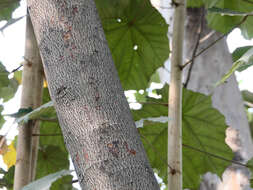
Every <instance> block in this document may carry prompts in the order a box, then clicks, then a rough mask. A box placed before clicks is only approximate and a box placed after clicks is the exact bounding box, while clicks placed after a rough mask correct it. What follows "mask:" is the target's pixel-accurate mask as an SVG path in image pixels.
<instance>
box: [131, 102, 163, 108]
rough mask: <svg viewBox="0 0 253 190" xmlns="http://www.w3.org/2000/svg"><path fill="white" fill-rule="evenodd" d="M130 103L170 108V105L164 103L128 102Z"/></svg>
mask: <svg viewBox="0 0 253 190" xmlns="http://www.w3.org/2000/svg"><path fill="white" fill-rule="evenodd" d="M128 103H137V104H153V105H161V106H166V107H168V103H162V102H128Z"/></svg>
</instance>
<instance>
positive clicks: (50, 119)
mask: <svg viewBox="0 0 253 190" xmlns="http://www.w3.org/2000/svg"><path fill="white" fill-rule="evenodd" d="M35 120H40V121H49V122H57V121H58V119H57V118H56V117H54V118H45V117H38V118H36V119H35Z"/></svg>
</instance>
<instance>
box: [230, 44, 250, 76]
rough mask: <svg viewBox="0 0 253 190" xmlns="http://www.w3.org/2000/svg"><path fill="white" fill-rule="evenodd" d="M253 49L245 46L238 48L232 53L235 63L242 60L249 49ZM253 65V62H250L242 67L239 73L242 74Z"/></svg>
mask: <svg viewBox="0 0 253 190" xmlns="http://www.w3.org/2000/svg"><path fill="white" fill-rule="evenodd" d="M251 48H253V46H244V47H239V48H236V50H235V51H234V52H233V53H232V58H233V62H236V61H237V60H238V59H240V58H241V57H242V56H243V55H244V54H245V53H246V52H247V51H248V50H249V49H251ZM252 65H253V60H249V62H248V63H247V64H243V65H241V66H240V67H239V68H238V69H237V71H239V72H241V71H244V70H245V69H247V68H248V67H250V66H252Z"/></svg>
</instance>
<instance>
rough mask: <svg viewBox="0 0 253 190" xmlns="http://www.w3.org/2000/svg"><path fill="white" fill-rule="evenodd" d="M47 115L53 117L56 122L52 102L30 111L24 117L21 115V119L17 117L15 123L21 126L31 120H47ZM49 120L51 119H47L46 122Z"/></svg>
mask: <svg viewBox="0 0 253 190" xmlns="http://www.w3.org/2000/svg"><path fill="white" fill-rule="evenodd" d="M48 115H54V119H55V120H56V121H57V119H56V113H55V109H54V104H53V102H52V101H50V102H48V103H46V104H43V105H42V106H40V107H38V108H36V109H35V110H33V111H31V110H30V112H28V113H27V114H26V115H22V117H20V116H21V115H18V118H17V119H16V120H15V121H16V122H17V123H19V124H23V123H25V122H27V121H28V120H32V119H43V120H44V119H47V116H48ZM49 119H52V118H48V120H49Z"/></svg>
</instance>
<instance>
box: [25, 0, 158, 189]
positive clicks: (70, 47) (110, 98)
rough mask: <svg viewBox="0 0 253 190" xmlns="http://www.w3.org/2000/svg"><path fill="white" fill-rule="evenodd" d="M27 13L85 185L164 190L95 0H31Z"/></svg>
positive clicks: (65, 133)
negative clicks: (121, 80) (149, 155)
mask: <svg viewBox="0 0 253 190" xmlns="http://www.w3.org/2000/svg"><path fill="white" fill-rule="evenodd" d="M28 10H29V12H30V14H31V18H32V22H33V26H34V29H35V34H36V37H37V41H38V44H39V49H40V52H41V56H42V60H43V65H44V69H45V74H46V78H47V80H48V87H49V91H50V95H51V98H52V100H53V102H54V106H55V109H56V111H57V115H58V118H59V123H60V126H61V129H62V132H63V136H64V140H65V143H66V147H67V149H68V151H69V153H70V155H71V158H72V160H73V162H74V166H75V170H76V172H77V175H78V179H79V182H80V185H81V187H82V189H85V190H94V189H96V190H119V189H120V190H129V189H132V190H155V189H157V190H158V189H159V185H158V184H157V181H156V179H155V177H154V174H153V171H152V169H151V167H150V165H149V163H148V160H147V156H146V154H145V151H144V148H143V145H142V143H141V141H140V138H139V135H138V132H137V129H136V127H135V123H134V121H133V119H132V116H131V113H130V109H129V106H128V103H127V100H126V98H125V96H124V93H123V90H122V87H121V85H120V81H119V78H118V76H117V72H116V68H115V66H114V64H113V61H112V57H111V54H110V51H109V48H108V45H107V42H106V39H105V36H104V32H103V29H102V26H101V24H100V22H99V17H98V13H97V10H96V7H95V3H94V2H93V0H76V1H65V0H55V1H52V0H43V1H35V0H29V1H28Z"/></svg>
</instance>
